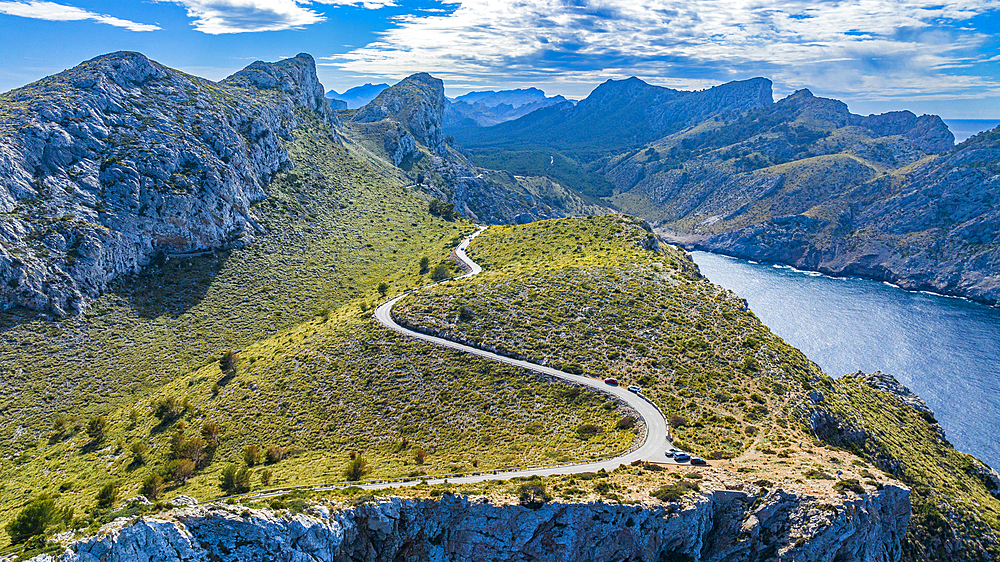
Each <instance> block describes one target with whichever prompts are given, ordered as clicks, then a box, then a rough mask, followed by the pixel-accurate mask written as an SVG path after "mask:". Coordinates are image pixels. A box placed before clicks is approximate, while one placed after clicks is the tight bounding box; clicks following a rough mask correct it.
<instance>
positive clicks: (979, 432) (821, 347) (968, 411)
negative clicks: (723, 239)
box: [693, 252, 1000, 467]
mask: <svg viewBox="0 0 1000 562" xmlns="http://www.w3.org/2000/svg"><path fill="white" fill-rule="evenodd" d="M693 256H694V260H695V262H696V263H697V264H698V266H699V267H700V268H701V271H702V273H703V274H704V275H705V276H706V277H708V278H709V279H710V280H712V282H714V283H716V284H718V285H721V286H723V287H726V288H727V289H730V290H732V291H734V292H735V293H736V294H738V295H740V296H741V297H743V298H744V299H746V300H747V302H748V303H749V304H750V309H751V310H753V312H754V313H755V314H756V315H757V317H759V318H760V319H761V320H762V321H763V322H764V323H765V324H766V325H767V326H768V327H769V328H771V330H772V331H773V332H774V333H776V334H778V335H779V336H781V337H782V338H783V339H784V340H785V341H786V342H788V343H789V344H791V345H793V346H795V347H797V348H799V349H800V350H802V351H803V352H804V353H805V354H806V356H807V357H809V358H810V359H812V360H813V361H815V362H816V363H817V364H818V365H819V366H820V367H821V368H822V369H823V370H824V371H825V372H826V373H827V374H829V375H831V376H834V377H839V376H842V375H844V374H846V373H850V372H853V371H857V370H862V371H866V372H869V373H870V372H872V371H876V370H879V371H883V372H886V373H890V374H892V375H893V376H895V377H896V378H897V379H898V380H899V381H900V382H902V383H903V384H905V385H906V386H907V387H909V388H910V390H912V391H914V392H916V393H917V394H919V395H920V397H921V398H923V399H924V400H925V401H926V402H927V404H928V405H929V406H930V407H931V408H932V409H933V410H934V412H935V416H936V417H937V419H938V421H940V422H941V424H942V425H943V426H944V428H945V431H946V433H947V437H948V440H949V441H951V443H952V444H953V445H955V447H956V448H957V449H959V450H961V451H965V452H967V453H971V454H973V455H975V456H977V457H979V458H980V459H982V460H983V461H985V462H986V463H988V464H990V465H991V466H995V467H996V466H1000V308H996V307H990V306H986V305H982V304H978V303H974V302H971V301H968V300H964V299H957V298H950V297H944V296H940V295H934V294H929V293H916V292H910V291H904V290H902V289H900V288H898V287H895V286H892V285H889V284H886V283H880V282H877V281H870V280H865V279H854V278H832V277H827V276H824V275H820V274H818V273H815V272H804V271H798V270H796V269H793V268H791V267H788V266H781V265H772V264H763V263H754V262H752V261H746V260H739V259H735V258H730V257H727V256H721V255H718V254H711V253H706V252H694V253H693Z"/></svg>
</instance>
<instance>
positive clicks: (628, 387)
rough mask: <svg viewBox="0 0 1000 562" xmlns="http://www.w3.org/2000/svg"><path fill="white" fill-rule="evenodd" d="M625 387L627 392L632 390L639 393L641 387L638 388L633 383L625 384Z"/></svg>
mask: <svg viewBox="0 0 1000 562" xmlns="http://www.w3.org/2000/svg"><path fill="white" fill-rule="evenodd" d="M625 388H626V389H627V390H628V391H629V392H634V393H636V394H639V392H640V391H641V390H642V389H641V388H639V387H638V386H636V385H634V384H630V385H628V386H627V387H625Z"/></svg>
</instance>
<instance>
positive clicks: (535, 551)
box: [35, 486, 909, 562]
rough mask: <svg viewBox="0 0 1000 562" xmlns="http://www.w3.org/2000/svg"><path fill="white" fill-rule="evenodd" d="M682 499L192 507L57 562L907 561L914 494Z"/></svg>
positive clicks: (79, 548)
mask: <svg viewBox="0 0 1000 562" xmlns="http://www.w3.org/2000/svg"><path fill="white" fill-rule="evenodd" d="M688 498H690V499H688V500H687V501H686V502H685V503H683V504H676V503H675V504H655V505H619V504H604V503H590V504H563V503H550V504H546V505H544V506H542V507H541V508H539V509H529V508H527V507H522V506H497V505H493V504H491V503H488V502H486V501H482V500H476V501H470V500H469V499H468V498H466V497H463V496H455V495H450V494H445V495H444V496H442V498H441V499H440V500H439V501H438V500H419V499H401V498H390V499H386V500H376V501H373V502H369V503H365V504H362V505H359V506H356V507H349V508H346V509H332V510H331V509H330V508H329V507H327V506H322V505H319V506H313V507H311V508H309V509H307V510H306V512H305V513H302V514H291V513H289V512H287V511H284V512H273V511H270V510H250V509H245V508H242V507H239V506H208V507H193V508H183V509H179V510H175V511H173V512H168V513H166V514H163V515H161V516H156V517H152V518H139V519H137V520H133V521H129V520H127V519H120V520H118V521H116V522H114V523H111V524H109V525H108V526H106V527H105V528H103V529H102V530H101V532H100V533H99V534H98V535H97V536H96V537H92V538H88V539H84V540H82V541H79V542H76V543H73V544H71V545H70V546H69V547H68V549H67V550H66V552H65V554H63V555H62V556H60V557H59V558H58V559H59V560H62V561H64V562H78V561H79V562H85V561H86V562H94V561H101V562H111V561H139V560H157V561H161V562H180V561H185V562H187V561H201V560H205V561H208V560H216V559H219V557H220V556H224V557H225V559H227V560H324V561H345V562H346V561H382V560H394V561H425V560H439V561H445V560H454V561H459V560H461V561H465V560H476V561H479V562H490V561H496V562H509V561H516V560H546V561H563V560H565V561H579V562H586V561H604V560H636V561H640V560H641V561H650V562H656V561H661V560H691V561H702V560H704V561H710V560H711V561H719V562H722V561H733V562H735V561H744V560H745V561H750V560H765V559H774V558H775V557H780V558H781V559H783V560H796V561H800V562H807V561H817V562H818V561H833V560H836V561H838V562H852V561H858V562H861V561H865V562H881V561H885V562H888V561H891V560H896V559H898V558H899V554H900V541H901V538H902V536H903V534H904V533H905V529H906V525H907V522H908V520H909V501H908V491H907V490H905V489H904V488H899V487H895V486H886V487H885V488H883V489H882V490H880V491H877V492H872V493H870V494H867V495H864V496H853V497H852V498H850V499H842V500H839V501H834V502H833V503H829V502H825V503H821V502H819V501H816V499H814V498H809V497H802V496H796V495H794V494H791V493H787V492H783V491H781V490H775V491H772V492H769V493H768V492H767V491H762V492H761V493H760V494H758V495H757V496H754V495H751V494H748V493H744V492H728V491H720V492H715V493H711V494H699V495H696V496H694V497H692V496H688ZM35 560H36V562H44V561H51V560H52V558H50V557H48V556H42V557H39V558H36V559H35Z"/></svg>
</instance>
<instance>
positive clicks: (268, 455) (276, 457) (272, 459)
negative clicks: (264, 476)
mask: <svg viewBox="0 0 1000 562" xmlns="http://www.w3.org/2000/svg"><path fill="white" fill-rule="evenodd" d="M287 455H288V453H287V452H286V451H285V450H284V449H282V448H281V447H278V446H277V445H271V446H270V447H268V448H267V452H265V453H264V458H265V459H266V460H267V464H274V463H276V462H278V461H280V460H281V459H283V458H285V456H287Z"/></svg>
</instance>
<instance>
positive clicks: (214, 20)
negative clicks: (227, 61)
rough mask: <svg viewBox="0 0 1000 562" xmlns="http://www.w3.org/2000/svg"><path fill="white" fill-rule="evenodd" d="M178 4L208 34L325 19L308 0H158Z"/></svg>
mask: <svg viewBox="0 0 1000 562" xmlns="http://www.w3.org/2000/svg"><path fill="white" fill-rule="evenodd" d="M159 1H165V2H172V3H174V4H180V5H181V6H184V8H186V9H187V15H188V17H190V18H191V19H192V20H193V22H192V25H193V26H194V28H195V29H196V30H198V31H200V32H202V33H207V34H209V35H224V34H231V33H256V32H261V31H284V30H287V29H303V28H305V27H306V26H308V25H312V24H316V23H320V22H323V21H326V17H325V16H324V15H323V14H322V13H320V12H317V11H316V10H314V9H312V8H310V7H308V6H309V5H310V4H313V3H314V2H311V1H309V0H159ZM315 3H316V4H332V5H339V6H360V7H363V8H367V9H373V10H374V9H379V8H385V7H387V6H395V5H396V3H395V0H315Z"/></svg>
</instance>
